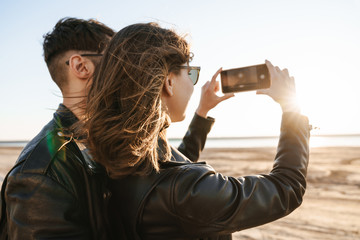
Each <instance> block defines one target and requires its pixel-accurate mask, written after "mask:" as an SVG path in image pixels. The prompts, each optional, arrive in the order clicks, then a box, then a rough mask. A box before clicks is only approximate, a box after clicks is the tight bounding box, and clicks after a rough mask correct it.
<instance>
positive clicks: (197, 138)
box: [0, 105, 213, 240]
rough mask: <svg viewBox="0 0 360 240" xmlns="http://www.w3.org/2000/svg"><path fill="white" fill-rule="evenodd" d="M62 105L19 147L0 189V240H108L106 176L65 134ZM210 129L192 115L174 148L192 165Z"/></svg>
mask: <svg viewBox="0 0 360 240" xmlns="http://www.w3.org/2000/svg"><path fill="white" fill-rule="evenodd" d="M76 121H77V119H76V117H75V116H74V115H73V114H72V112H71V111H70V110H68V109H67V108H66V107H65V106H64V105H60V106H59V109H58V110H57V111H56V112H55V113H54V119H53V120H52V121H50V122H49V123H48V124H47V125H46V126H45V127H44V128H43V129H42V130H41V132H40V133H39V134H38V135H37V136H36V137H35V138H34V139H33V140H32V141H31V142H30V143H29V144H28V145H27V146H26V147H25V148H24V150H23V151H22V153H21V155H20V157H19V159H18V160H17V163H16V165H15V167H14V168H13V169H12V170H11V171H10V172H9V174H8V176H7V177H6V178H5V180H4V182H3V186H2V190H1V208H0V209H1V212H0V213H1V214H0V217H1V219H0V231H1V237H0V239H7V238H6V237H7V234H6V233H8V238H9V239H21V240H25V239H111V236H110V235H109V231H108V229H109V224H108V218H107V214H106V213H107V211H106V206H107V201H108V199H109V196H110V195H111V194H110V193H109V191H108V189H107V180H108V178H107V175H106V172H105V170H104V168H103V167H101V166H100V165H98V164H96V163H94V162H93V161H91V160H90V159H91V157H90V156H89V155H88V153H87V150H86V149H83V150H80V149H82V148H81V145H80V144H78V143H77V142H76V141H75V140H74V139H73V138H72V137H71V133H69V132H67V131H68V130H67V129H68V127H69V126H71V125H72V124H73V123H75V122H76ZM212 124H213V120H212V119H203V118H201V117H199V116H197V115H195V117H194V119H193V122H192V123H191V124H190V126H189V130H188V132H187V134H186V136H185V137H184V139H183V143H182V144H181V146H180V147H179V149H180V150H181V151H182V152H184V153H185V154H186V155H187V156H189V157H190V158H193V159H194V160H197V158H198V156H199V153H200V151H201V150H202V149H203V147H204V143H205V139H206V136H207V134H208V132H209V131H210V128H211V126H212Z"/></svg>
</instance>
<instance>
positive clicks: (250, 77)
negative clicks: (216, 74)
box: [220, 64, 271, 93]
mask: <svg viewBox="0 0 360 240" xmlns="http://www.w3.org/2000/svg"><path fill="white" fill-rule="evenodd" d="M220 75H221V88H222V92H223V93H231V92H243V91H251V90H257V89H264V88H269V87H270V84H271V82H270V73H269V69H268V68H267V66H266V64H259V65H253V66H248V67H242V68H234V69H228V70H224V71H222V72H221V73H220Z"/></svg>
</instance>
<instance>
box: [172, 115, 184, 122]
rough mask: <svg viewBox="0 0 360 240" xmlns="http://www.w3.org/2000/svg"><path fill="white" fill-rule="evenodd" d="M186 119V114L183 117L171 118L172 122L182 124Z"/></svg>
mask: <svg viewBox="0 0 360 240" xmlns="http://www.w3.org/2000/svg"><path fill="white" fill-rule="evenodd" d="M185 117H186V114H184V115H182V116H176V117H171V122H172V123H174V122H182V121H183V120H184V119H185Z"/></svg>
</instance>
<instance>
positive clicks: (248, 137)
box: [0, 133, 360, 143]
mask: <svg viewBox="0 0 360 240" xmlns="http://www.w3.org/2000/svg"><path fill="white" fill-rule="evenodd" d="M278 137H279V135H272V136H269V135H264V136H228V137H227V136H223V137H207V139H212V140H216V139H218V140H220V139H221V140H225V139H229V140H231V139H259V138H278ZM311 137H360V133H351V134H315V135H311ZM168 139H169V140H181V139H183V138H182V137H169V138H168ZM29 141H31V139H29V140H0V143H24V142H29Z"/></svg>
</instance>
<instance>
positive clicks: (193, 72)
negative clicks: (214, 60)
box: [179, 66, 200, 85]
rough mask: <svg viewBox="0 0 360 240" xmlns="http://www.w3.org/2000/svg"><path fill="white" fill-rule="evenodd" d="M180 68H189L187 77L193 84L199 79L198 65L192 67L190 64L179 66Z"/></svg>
mask: <svg viewBox="0 0 360 240" xmlns="http://www.w3.org/2000/svg"><path fill="white" fill-rule="evenodd" d="M179 67H180V68H182V69H184V68H185V69H189V77H190V79H191V81H192V82H193V84H194V85H195V84H196V83H197V82H198V80H199V75H200V67H192V66H179Z"/></svg>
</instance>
